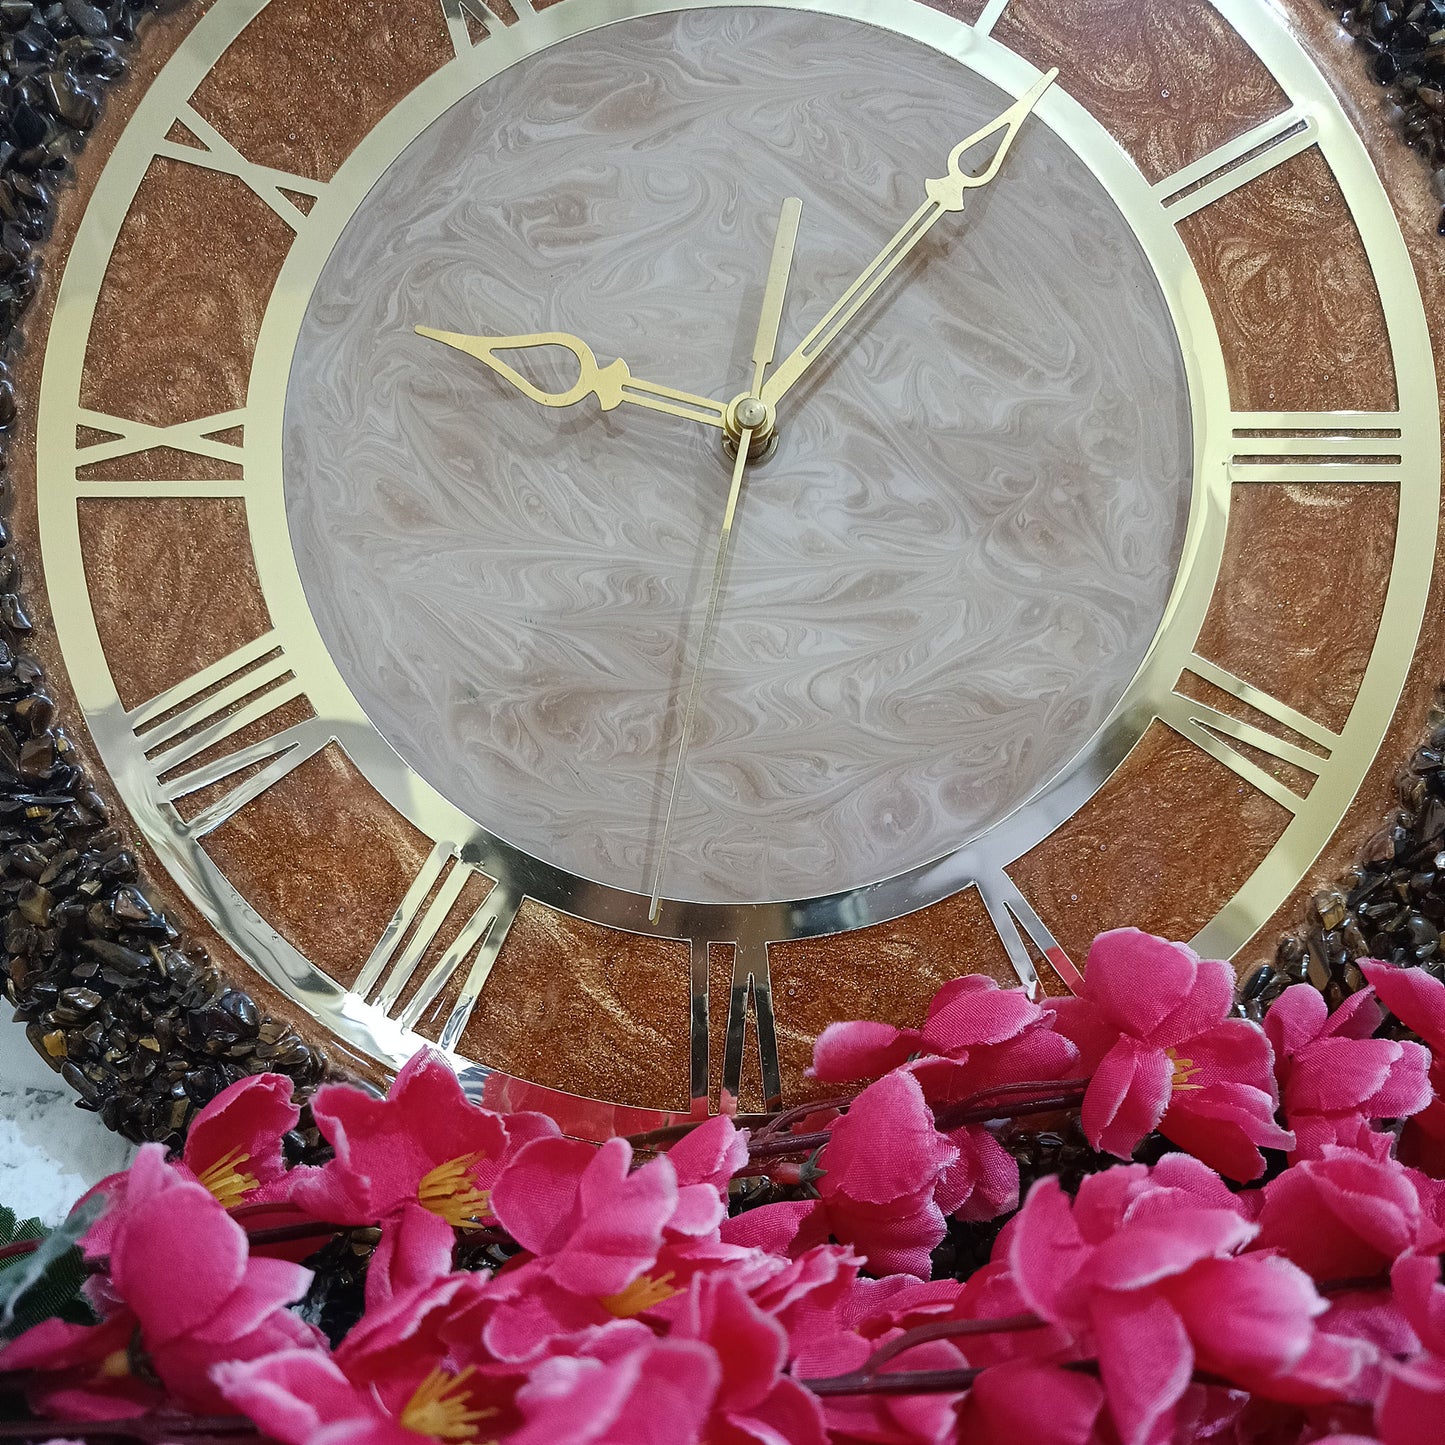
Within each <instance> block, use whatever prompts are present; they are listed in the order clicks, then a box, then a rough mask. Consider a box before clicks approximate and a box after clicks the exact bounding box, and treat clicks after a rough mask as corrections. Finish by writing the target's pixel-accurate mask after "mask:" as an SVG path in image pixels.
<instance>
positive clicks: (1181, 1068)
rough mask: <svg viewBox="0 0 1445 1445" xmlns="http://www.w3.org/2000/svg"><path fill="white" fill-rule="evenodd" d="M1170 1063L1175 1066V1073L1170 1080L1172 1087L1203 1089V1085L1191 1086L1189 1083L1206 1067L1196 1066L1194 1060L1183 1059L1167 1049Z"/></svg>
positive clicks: (1166, 1052)
mask: <svg viewBox="0 0 1445 1445" xmlns="http://www.w3.org/2000/svg"><path fill="white" fill-rule="evenodd" d="M1164 1052H1165V1054H1166V1055H1167V1056H1168V1059H1169V1062H1170V1063H1171V1064H1173V1065H1174V1073H1173V1075H1172V1077H1171V1078H1170V1080H1169V1083H1170V1085H1171V1087H1173V1088H1175V1089H1202V1088H1203V1087H1204V1085H1203V1084H1191V1083H1190V1082H1189V1081H1190V1079H1192V1078H1193V1077H1194V1076H1195V1074H1197V1073H1198V1072H1199V1071H1200V1069H1201V1068H1203V1067H1204V1066H1203V1065H1202V1064H1196V1063H1195V1062H1194V1060H1193V1059H1181V1058H1180V1057H1179V1055H1178V1054H1176V1053H1175V1052H1174V1050H1173V1049H1165V1050H1164Z"/></svg>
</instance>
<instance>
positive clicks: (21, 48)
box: [0, 0, 1445, 1172]
mask: <svg viewBox="0 0 1445 1445" xmlns="http://www.w3.org/2000/svg"><path fill="white" fill-rule="evenodd" d="M194 3H197V0H50V3H45V0H39V3H37V0H0V498H3V497H4V496H5V494H6V491H7V490H8V481H7V479H6V477H5V475H4V456H3V446H4V443H3V437H4V434H5V433H6V432H7V431H8V430H9V428H10V427H11V426H12V425H13V423H14V421H15V418H16V415H17V407H16V398H15V389H14V384H13V382H12V380H11V374H10V368H11V363H12V361H13V359H14V356H15V353H16V350H17V349H18V347H19V345H20V332H19V327H18V322H19V321H20V318H21V317H22V315H23V313H24V311H25V308H26V307H27V306H28V304H29V303H30V301H31V299H32V297H33V296H34V294H35V290H36V281H37V276H38V270H37V267H38V264H39V262H38V260H37V257H36V255H35V252H36V249H37V247H39V246H40V245H42V243H43V242H44V241H45V239H46V237H47V236H48V235H49V233H50V228H51V224H52V210H53V200H54V193H55V191H56V189H57V188H58V187H60V186H62V185H64V183H65V182H66V180H67V178H68V177H69V175H70V173H71V168H72V160H73V158H74V157H75V156H76V155H77V154H78V153H79V151H80V150H81V148H82V147H83V146H84V144H85V139H86V133H87V132H88V131H89V130H90V128H91V127H92V126H93V125H94V123H95V121H96V119H97V117H98V115H99V113H100V106H101V103H102V96H103V93H104V91H105V89H106V87H107V85H108V84H109V83H111V82H113V81H115V80H117V79H119V78H120V77H121V76H123V75H124V74H125V73H126V70H127V52H128V48H129V45H130V43H131V42H132V41H133V40H134V38H135V33H136V27H137V24H138V22H140V21H141V20H142V19H143V18H144V17H145V16H146V15H147V14H148V13H153V12H156V11H159V10H170V9H176V8H180V7H181V6H183V5H187V4H194ZM1325 3H1326V4H1329V5H1330V6H1331V8H1332V9H1334V10H1335V11H1336V12H1337V13H1338V14H1340V16H1341V23H1342V24H1343V25H1344V26H1345V27H1346V28H1347V29H1348V30H1350V31H1351V33H1353V34H1355V35H1356V36H1357V37H1358V39H1359V40H1360V43H1361V44H1362V45H1363V46H1364V47H1365V48H1366V49H1367V50H1368V51H1369V53H1370V64H1371V65H1372V66H1373V68H1374V74H1375V76H1376V78H1377V79H1379V80H1380V81H1381V82H1382V83H1383V84H1387V85H1389V86H1390V87H1391V93H1392V95H1393V97H1394V98H1395V99H1396V101H1397V102H1398V104H1399V105H1400V108H1401V125H1402V129H1403V134H1404V138H1405V140H1406V142H1407V143H1408V144H1410V145H1412V146H1414V147H1415V148H1416V149H1417V150H1419V151H1421V152H1422V153H1423V154H1424V155H1425V156H1426V158H1427V160H1428V161H1429V163H1430V165H1431V166H1432V167H1436V168H1438V169H1436V171H1435V183H1436V188H1437V191H1438V192H1439V193H1440V194H1441V198H1442V200H1445V0H1420V3H1417V4H1415V5H1413V7H1410V8H1403V7H1402V6H1401V5H1399V4H1397V3H1396V0H1373V3H1347V4H1345V5H1344V6H1343V8H1341V5H1340V3H1339V0H1325ZM1442 232H1445V217H1442ZM30 631H31V623H30V619H29V617H28V615H27V613H26V610H25V605H24V602H23V600H22V593H21V580H20V565H19V561H18V559H17V557H16V555H15V551H14V548H13V547H12V546H11V542H10V537H9V533H8V531H7V530H6V528H5V526H4V523H3V522H0V919H3V927H4V949H3V954H0V976H3V979H4V986H5V993H6V996H7V997H8V998H9V1000H10V1001H11V1002H12V1003H13V1004H14V1005H15V1008H16V1018H17V1019H18V1020H19V1021H21V1022H23V1023H24V1024H25V1028H26V1033H27V1035H28V1036H29V1038H30V1040H31V1042H32V1043H33V1044H34V1046H35V1047H36V1049H37V1050H38V1051H39V1052H40V1054H41V1056H42V1057H43V1058H45V1059H46V1060H47V1062H49V1064H50V1065H51V1067H52V1068H54V1069H55V1070H56V1071H57V1072H58V1073H59V1074H60V1075H61V1076H62V1077H63V1078H64V1079H65V1081H66V1083H67V1084H69V1085H70V1087H71V1088H72V1089H74V1091H75V1093H76V1094H77V1096H78V1098H77V1103H78V1105H79V1107H81V1108H84V1109H89V1110H91V1111H93V1112H95V1113H98V1114H99V1115H100V1116H101V1118H102V1119H103V1120H104V1121H105V1123H106V1124H107V1125H108V1126H109V1127H110V1128H112V1129H114V1130H116V1131H117V1132H118V1133H120V1134H122V1135H124V1136H125V1137H127V1138H130V1139H133V1140H137V1141H145V1140H152V1141H157V1142H161V1143H165V1144H168V1145H173V1146H174V1145H179V1143H180V1142H181V1141H182V1139H183V1138H184V1135H185V1130H186V1126H187V1124H188V1122H189V1120H190V1118H191V1117H192V1115H193V1114H194V1112H195V1111H196V1110H197V1109H199V1108H200V1107H201V1106H202V1105H204V1104H206V1103H207V1102H209V1100H210V1099H212V1098H213V1097H214V1096H215V1095H216V1094H217V1093H218V1092H219V1091H220V1090H221V1089H223V1088H225V1087H226V1086H227V1085H229V1084H231V1083H233V1082H235V1081H236V1080H237V1079H240V1078H242V1077H244V1076H246V1075H247V1074H250V1073H255V1072H260V1071H274V1072H278V1073H282V1074H286V1075H288V1076H289V1077H290V1078H292V1079H293V1080H295V1082H296V1085H297V1092H298V1095H299V1096H300V1097H303V1098H304V1097H305V1096H307V1095H309V1093H310V1092H311V1091H312V1090H313V1089H314V1088H315V1086H316V1085H317V1084H318V1083H319V1082H320V1081H321V1080H322V1079H323V1078H325V1077H328V1076H330V1068H329V1065H328V1062H327V1059H326V1056H325V1055H324V1053H323V1052H321V1051H320V1050H319V1049H317V1048H315V1047H314V1046H312V1045H310V1044H308V1043H307V1042H306V1041H305V1040H303V1039H302V1038H301V1037H300V1036H299V1035H298V1034H297V1032H296V1030H295V1029H294V1028H293V1027H292V1026H291V1025H289V1024H287V1023H284V1022H280V1021H277V1020H275V1019H272V1018H270V1017H268V1016H266V1015H264V1014H263V1013H262V1011H261V1010H260V1009H259V1008H258V1007H257V1005H256V1003H255V1001H254V1000H253V999H252V998H251V997H250V996H249V995H248V994H247V993H245V992H244V991H242V990H240V989H237V988H233V987H230V986H228V985H227V984H226V983H225V982H224V980H223V979H222V978H221V976H220V974H219V972H218V970H217V969H216V967H215V966H214V965H213V964H212V963H211V962H210V960H209V959H208V958H207V956H206V953H205V950H204V949H203V948H201V947H199V946H198V945H195V944H188V943H186V942H185V941H184V940H182V938H181V937H180V935H179V933H178V931H177V929H176V928H175V927H174V926H173V925H172V924H171V923H170V922H169V921H168V920H167V919H166V918H165V916H164V915H163V914H162V913H161V912H160V911H159V910H158V909H157V908H156V906H155V905H154V904H153V903H152V902H151V900H150V898H149V897H148V896H147V892H146V885H145V883H144V882H143V880H142V879H141V877H140V872H139V867H138V864H137V860H136V858H135V855H134V854H133V853H132V852H131V851H130V850H129V849H128V848H127V847H126V846H125V843H124V840H123V839H122V838H121V836H120V834H119V833H118V832H117V831H116V830H115V829H114V828H112V827H111V826H110V820H109V816H108V811H107V808H106V804H105V802H104V800H103V799H102V798H101V796H100V794H99V793H98V792H96V790H95V789H94V788H93V787H92V786H91V785H90V783H89V781H88V779H87V777H86V774H85V771H84V768H83V767H82V766H81V764H80V762H79V761H78V759H77V757H76V755H75V750H74V748H73V747H72V745H71V743H70V741H69V739H68V738H67V737H66V735H65V733H64V731H63V730H62V729H61V727H60V726H58V724H57V721H56V707H55V703H54V701H53V699H52V698H51V697H50V696H49V694H47V693H46V691H45V689H44V683H45V679H44V675H43V673H42V670H41V668H40V665H39V663H38V662H37V661H36V660H35V659H34V658H33V657H32V656H29V655H28V654H27V653H26V652H25V645H26V639H27V637H28V635H29V633H30ZM1427 727H1428V728H1429V729H1430V736H1429V739H1428V741H1427V743H1426V745H1425V746H1424V747H1422V748H1421V750H1420V751H1419V752H1418V753H1417V754H1416V756H1415V758H1414V760H1413V761H1412V762H1411V764H1410V765H1409V766H1408V767H1407V768H1406V769H1405V770H1404V771H1403V772H1402V774H1401V777H1400V782H1399V789H1398V791H1399V796H1400V801H1401V807H1400V808H1399V809H1398V810H1397V811H1396V813H1395V814H1393V815H1392V816H1391V818H1390V819H1389V820H1388V821H1387V823H1386V826H1385V828H1384V829H1383V830H1382V832H1381V833H1379V834H1377V835H1376V837H1375V838H1374V839H1372V840H1371V842H1370V843H1369V844H1368V845H1367V847H1366V849H1365V852H1364V855H1363V856H1364V861H1362V862H1361V863H1360V864H1359V865H1358V866H1357V867H1356V868H1354V869H1352V870H1351V872H1350V873H1349V875H1348V876H1347V877H1346V878H1345V879H1344V880H1342V881H1341V883H1340V885H1339V886H1338V887H1336V888H1331V889H1326V890H1322V891H1321V892H1320V893H1318V894H1316V895H1315V897H1314V899H1313V900H1312V903H1311V908H1310V917H1309V921H1308V922H1307V924H1306V925H1305V926H1304V927H1303V928H1302V929H1301V930H1300V931H1299V932H1298V933H1295V934H1291V935H1289V936H1287V937H1286V938H1285V939H1284V940H1283V941H1282V943H1281V945H1280V949H1279V954H1278V958H1277V960H1276V963H1275V965H1274V966H1272V967H1271V966H1265V967H1263V968H1260V969H1258V970H1256V971H1255V972H1254V973H1253V974H1251V975H1250V976H1249V977H1248V978H1247V979H1245V980H1244V982H1243V984H1242V986H1241V1002H1240V1009H1241V1011H1242V1012H1246V1013H1249V1014H1251V1015H1253V1016H1256V1017H1257V1016H1259V1014H1260V1013H1261V1012H1262V1010H1263V1008H1264V1007H1265V1006H1266V1005H1267V1004H1268V1003H1269V1001H1270V1000H1271V999H1272V998H1274V997H1275V996H1277V994H1278V993H1279V992H1280V990H1281V989H1283V988H1284V987H1286V986H1287V985H1288V984H1289V983H1291V982H1294V981H1297V980H1299V979H1303V978H1307V977H1308V978H1311V979H1312V980H1313V981H1314V982H1315V983H1316V984H1317V985H1318V986H1319V987H1321V988H1322V989H1324V990H1325V992H1326V993H1327V994H1328V995H1329V996H1330V997H1331V998H1332V999H1338V998H1340V997H1343V996H1344V995H1345V994H1347V993H1349V992H1351V991H1352V990H1353V989H1354V988H1356V987H1358V985H1359V983H1360V981H1361V980H1360V974H1359V969H1358V967H1357V965H1356V960H1357V959H1358V958H1360V957H1365V956H1373V957H1383V958H1391V959H1395V960H1397V961H1399V962H1410V963H1421V964H1423V965H1424V966H1426V967H1427V968H1429V969H1430V970H1431V971H1432V972H1434V973H1437V974H1440V975H1445V961H1442V959H1441V954H1440V930H1441V929H1442V928H1445V707H1437V708H1435V709H1434V710H1433V711H1432V713H1431V715H1430V718H1429V719H1428V721H1427ZM316 1142H317V1136H316V1134H315V1132H314V1129H312V1128H310V1127H303V1129H302V1130H300V1131H298V1132H297V1133H295V1134H293V1135H292V1136H290V1138H289V1139H288V1152H289V1153H290V1154H291V1155H292V1157H293V1160H298V1161H299V1160H300V1159H301V1158H303V1157H314V1152H315V1146H316ZM1020 1147H1021V1148H1022V1147H1023V1146H1020ZM1030 1150H1031V1151H1032V1153H1028V1151H1030ZM1025 1152H1026V1153H1028V1158H1027V1159H1026V1160H1025V1163H1026V1165H1033V1166H1035V1167H1034V1169H1032V1170H1031V1171H1030V1172H1037V1170H1039V1169H1043V1168H1044V1167H1045V1166H1047V1167H1048V1168H1050V1169H1052V1168H1057V1167H1060V1165H1061V1164H1067V1165H1068V1166H1070V1167H1072V1168H1074V1169H1081V1168H1087V1167H1089V1166H1090V1164H1092V1162H1093V1161H1091V1160H1089V1159H1088V1154H1089V1151H1087V1150H1086V1149H1084V1148H1082V1147H1081V1141H1079V1140H1076V1139H1073V1138H1072V1137H1070V1138H1067V1139H1065V1138H1064V1137H1062V1136H1061V1137H1057V1138H1056V1137H1055V1136H1053V1135H1044V1136H1039V1138H1038V1139H1036V1140H1035V1141H1034V1142H1033V1143H1032V1144H1029V1145H1028V1146H1027V1149H1026V1150H1025ZM1034 1154H1037V1155H1038V1156H1039V1157H1038V1158H1037V1159H1035V1158H1034V1157H1033V1155H1034Z"/></svg>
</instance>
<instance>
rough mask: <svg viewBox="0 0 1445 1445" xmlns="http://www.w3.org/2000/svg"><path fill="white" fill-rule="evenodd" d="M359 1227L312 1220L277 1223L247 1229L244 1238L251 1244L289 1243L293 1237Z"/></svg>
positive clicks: (311, 1236) (313, 1236)
mask: <svg viewBox="0 0 1445 1445" xmlns="http://www.w3.org/2000/svg"><path fill="white" fill-rule="evenodd" d="M359 1227H361V1226H357V1225H352V1224H317V1223H316V1222H314V1221H312V1222H310V1223H306V1224H278V1225H275V1226H274V1227H273V1228H271V1229H257V1230H255V1231H251V1230H247V1232H246V1238H247V1239H248V1240H250V1242H251V1243H252V1244H253V1245H257V1244H290V1243H291V1241H292V1240H295V1239H323V1238H330V1236H331V1235H333V1234H342V1233H344V1232H345V1231H346V1230H348V1229H355V1228H359Z"/></svg>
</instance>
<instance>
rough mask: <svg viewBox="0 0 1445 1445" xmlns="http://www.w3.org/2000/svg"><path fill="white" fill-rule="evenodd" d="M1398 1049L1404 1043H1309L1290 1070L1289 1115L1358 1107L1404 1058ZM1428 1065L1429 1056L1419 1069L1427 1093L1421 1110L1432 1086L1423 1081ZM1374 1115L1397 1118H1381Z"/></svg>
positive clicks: (1286, 1109)
mask: <svg viewBox="0 0 1445 1445" xmlns="http://www.w3.org/2000/svg"><path fill="white" fill-rule="evenodd" d="M1400 1050H1401V1045H1399V1044H1396V1043H1391V1042H1390V1041H1389V1040H1388V1039H1321V1040H1319V1042H1318V1043H1314V1044H1311V1045H1310V1047H1309V1048H1308V1050H1306V1051H1305V1052H1303V1053H1301V1054H1300V1055H1299V1056H1298V1057H1297V1058H1296V1059H1295V1061H1294V1067H1293V1068H1292V1069H1291V1070H1290V1075H1289V1087H1288V1089H1287V1091H1286V1093H1285V1098H1284V1111H1285V1117H1286V1118H1291V1117H1292V1116H1293V1115H1294V1114H1296V1113H1300V1114H1331V1113H1343V1112H1348V1111H1349V1110H1352V1109H1359V1108H1360V1107H1361V1106H1362V1105H1363V1104H1364V1103H1365V1102H1366V1101H1367V1100H1369V1099H1371V1098H1373V1097H1374V1095H1376V1094H1377V1093H1379V1092H1380V1090H1382V1089H1383V1088H1384V1087H1385V1085H1386V1083H1387V1082H1388V1081H1389V1078H1390V1073H1391V1070H1392V1069H1393V1068H1394V1066H1395V1064H1396V1063H1397V1062H1398V1061H1399V1060H1400V1058H1401V1057H1403V1056H1402V1054H1401V1052H1400ZM1421 1053H1422V1054H1423V1053H1424V1050H1423V1049H1422V1050H1421ZM1428 1067H1429V1065H1428V1056H1427V1059H1425V1060H1422V1061H1421V1064H1420V1070H1419V1087H1420V1089H1421V1090H1423V1092H1424V1097H1423V1098H1422V1099H1421V1101H1420V1104H1419V1108H1421V1109H1423V1108H1424V1107H1425V1105H1426V1104H1428V1103H1429V1102H1430V1086H1429V1084H1428V1083H1427V1082H1426V1079H1425V1071H1426V1069H1427V1068H1428ZM1410 1112H1411V1113H1415V1112H1416V1110H1415V1109H1411V1110H1410ZM1374 1117H1376V1118H1381V1119H1383V1118H1387V1117H1391V1118H1392V1117H1394V1116H1393V1115H1385V1114H1377V1115H1375V1116H1374Z"/></svg>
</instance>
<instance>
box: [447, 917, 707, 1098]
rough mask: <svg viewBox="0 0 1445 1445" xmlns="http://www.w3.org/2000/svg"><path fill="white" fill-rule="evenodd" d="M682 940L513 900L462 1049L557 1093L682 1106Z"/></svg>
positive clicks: (685, 959) (685, 957) (685, 953)
mask: <svg viewBox="0 0 1445 1445" xmlns="http://www.w3.org/2000/svg"><path fill="white" fill-rule="evenodd" d="M689 961H690V952H689V946H688V945H687V944H686V943H678V942H674V941H672V940H669V939H654V938H644V937H641V936H639V935H636V934H631V933H623V932H620V931H618V930H615V929H610V928H603V927H601V926H600V925H598V924H595V923H588V922H586V921H584V920H583V919H580V918H573V917H571V916H570V915H569V914H565V913H559V912H557V911H556V910H555V909H551V908H546V907H544V906H543V905H541V904H540V903H536V902H534V901H531V900H529V901H528V902H526V903H524V904H523V905H522V908H521V910H520V911H519V912H518V914H517V917H516V920H515V921H514V922H513V924H512V927H511V931H510V932H509V933H508V934H507V941H506V943H505V944H504V945H503V946H502V951H501V953H500V955H499V956H498V958H497V962H496V966H495V967H494V968H493V970H492V975H491V977H490V978H489V979H488V980H487V986H486V987H485V988H484V989H483V990H482V995H481V998H480V1000H479V1001H478V1003H477V1006H476V1009H475V1011H474V1012H473V1014H472V1019H471V1023H470V1024H469V1025H468V1026H467V1031H466V1033H465V1034H463V1035H462V1041H461V1046H460V1047H461V1052H462V1053H464V1054H465V1055H466V1056H467V1057H468V1058H473V1059H481V1060H483V1061H484V1062H486V1063H488V1064H491V1065H494V1066H495V1067H497V1068H499V1069H503V1070H505V1071H506V1072H507V1073H510V1074H515V1075H517V1076H518V1077H519V1078H523V1079H530V1080H531V1081H532V1082H533V1083H537V1084H545V1085H546V1086H548V1087H549V1088H553V1089H564V1090H566V1091H567V1092H568V1093H572V1094H583V1095H587V1096H590V1097H593V1098H599V1099H609V1100H612V1101H614V1102H616V1103H620V1104H636V1105H640V1106H642V1107H645V1108H659V1109H683V1108H686V1107H687V1008H688V968H689Z"/></svg>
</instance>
